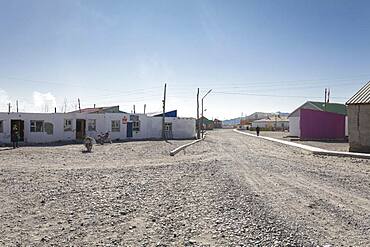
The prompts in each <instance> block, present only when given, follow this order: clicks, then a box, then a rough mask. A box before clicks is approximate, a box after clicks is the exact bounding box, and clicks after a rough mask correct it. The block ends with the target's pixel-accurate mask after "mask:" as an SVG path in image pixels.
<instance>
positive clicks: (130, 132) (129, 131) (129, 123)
mask: <svg viewBox="0 0 370 247" xmlns="http://www.w3.org/2000/svg"><path fill="white" fill-rule="evenodd" d="M127 137H132V122H127Z"/></svg>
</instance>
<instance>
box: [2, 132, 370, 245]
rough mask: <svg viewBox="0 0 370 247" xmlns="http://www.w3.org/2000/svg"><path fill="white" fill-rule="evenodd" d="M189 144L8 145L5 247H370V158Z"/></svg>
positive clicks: (240, 142) (221, 142)
mask: <svg viewBox="0 0 370 247" xmlns="http://www.w3.org/2000/svg"><path fill="white" fill-rule="evenodd" d="M187 142H189V141H171V142H168V143H166V142H160V141H157V142H128V143H117V144H112V145H104V146H94V150H93V153H83V152H82V150H83V148H82V145H66V146H60V147H24V148H20V149H17V150H7V149H1V150H0V222H2V224H1V225H0V245H1V246H51V245H52V246H66V245H71V246H317V245H319V246H323V245H332V246H341V245H343V246H349V245H352V246H369V245H370V237H369V236H370V228H369V226H370V195H369V188H370V176H369V175H370V161H366V160H359V159H350V158H336V157H321V156H314V155H310V154H305V153H302V152H301V151H300V150H296V149H294V148H290V147H285V146H281V145H279V144H275V143H272V142H268V141H264V140H261V139H257V138H253V137H248V136H245V135H240V134H237V133H234V132H232V131H231V130H223V131H214V132H210V133H209V135H208V136H207V138H206V140H205V141H203V142H200V143H197V144H195V145H193V146H191V147H189V148H187V149H186V150H185V151H181V152H180V153H179V154H177V155H176V156H174V157H171V156H169V154H168V153H169V151H170V150H171V149H174V148H175V147H177V146H180V145H182V144H184V143H187Z"/></svg>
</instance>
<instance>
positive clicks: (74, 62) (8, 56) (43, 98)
mask: <svg viewBox="0 0 370 247" xmlns="http://www.w3.org/2000/svg"><path fill="white" fill-rule="evenodd" d="M0 5H1V8H0V36H1V39H0V110H6V107H7V106H6V102H8V101H11V102H12V103H13V104H14V103H15V100H16V99H18V100H19V102H20V109H21V110H23V111H45V110H49V111H52V109H53V107H54V105H56V106H57V109H58V111H59V110H61V107H63V105H64V102H65V101H66V102H67V106H68V108H69V110H73V109H74V108H75V107H76V104H77V98H80V99H81V103H82V107H90V106H92V105H93V104H94V103H95V104H97V105H117V104H119V105H120V106H121V109H122V110H126V111H130V110H131V109H132V105H133V104H135V105H136V109H137V110H138V111H142V108H143V105H144V104H147V109H148V111H152V112H155V111H160V109H161V97H162V91H163V89H162V88H163V84H164V83H165V82H167V86H168V91H167V95H168V101H167V105H168V109H169V110H170V109H178V111H179V114H180V115H181V116H195V114H196V89H197V87H199V88H201V93H202V94H204V93H205V92H206V91H208V90H209V89H211V88H212V89H213V91H212V93H211V94H210V95H209V96H207V98H206V101H205V103H206V107H205V108H206V109H207V111H206V115H207V116H208V117H210V118H212V117H213V118H216V117H217V118H221V119H225V118H231V117H238V116H240V115H241V114H242V113H243V114H250V113H253V112H255V111H268V112H274V111H284V112H289V111H292V110H294V109H295V108H296V107H297V106H299V105H300V104H302V103H304V102H305V101H306V100H320V97H321V98H324V88H325V87H330V88H331V95H332V102H345V101H346V99H348V97H350V96H351V95H352V94H353V93H355V91H356V90H358V89H359V88H360V87H361V86H362V85H363V84H365V82H367V81H368V80H370V70H369V68H370V59H368V58H369V55H370V46H369V43H370V15H369V14H368V13H369V11H370V2H368V1H360V0H358V1H351V0H347V1H344V0H325V1H321V0H320V1H314V0H310V1H304V0H299V1H296V0H289V1H288V0H281V1H272V0H270V1H263V0H256V1H249V0H241V1H237V0H230V1H226V0H224V1H216V0H213V1H208V0H198V1H195V0H182V1H180V0H168V1H163V0H157V1H154V0H153V1H150V0H147V1H118V0H117V1H93V0H86V1H76V0H73V1H72V0H60V1H58V0H55V1H46V0H39V1H33V0H29V1H25V0H23V1H17V0H11V1H10V0H9V1H5V0H0ZM45 104H46V105H48V107H45V106H44V105H45Z"/></svg>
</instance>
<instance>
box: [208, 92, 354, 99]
mask: <svg viewBox="0 0 370 247" xmlns="http://www.w3.org/2000/svg"><path fill="white" fill-rule="evenodd" d="M214 93H215V94H230V95H249V96H260V97H278V98H305V99H307V98H312V99H321V98H322V97H317V96H302V95H273V94H255V93H241V92H220V91H215V92H214ZM331 98H336V99H348V97H331Z"/></svg>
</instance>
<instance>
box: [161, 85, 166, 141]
mask: <svg viewBox="0 0 370 247" xmlns="http://www.w3.org/2000/svg"><path fill="white" fill-rule="evenodd" d="M166 89H167V84H166V83H165V84H164V93H163V114H162V139H163V140H165V139H166V133H165V123H166V122H165V121H166V116H165V115H166Z"/></svg>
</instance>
